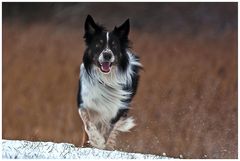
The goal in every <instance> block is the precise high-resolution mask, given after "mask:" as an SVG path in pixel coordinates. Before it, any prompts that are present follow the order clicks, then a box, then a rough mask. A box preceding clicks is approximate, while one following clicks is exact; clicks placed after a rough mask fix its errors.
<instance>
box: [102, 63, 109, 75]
mask: <svg viewBox="0 0 240 161" xmlns="http://www.w3.org/2000/svg"><path fill="white" fill-rule="evenodd" d="M101 69H102V71H103V72H106V73H107V72H109V71H110V63H109V62H104V63H102V64H101Z"/></svg>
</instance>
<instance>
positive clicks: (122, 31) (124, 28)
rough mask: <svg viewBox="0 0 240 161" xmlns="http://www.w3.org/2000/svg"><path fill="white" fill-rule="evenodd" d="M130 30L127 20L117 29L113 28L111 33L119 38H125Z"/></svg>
mask: <svg viewBox="0 0 240 161" xmlns="http://www.w3.org/2000/svg"><path fill="white" fill-rule="evenodd" d="M129 30H130V23H129V19H127V20H126V21H125V22H124V23H123V24H122V25H120V26H119V27H115V28H114V30H113V32H114V33H116V34H117V35H119V36H120V38H127V37H128V34H129Z"/></svg>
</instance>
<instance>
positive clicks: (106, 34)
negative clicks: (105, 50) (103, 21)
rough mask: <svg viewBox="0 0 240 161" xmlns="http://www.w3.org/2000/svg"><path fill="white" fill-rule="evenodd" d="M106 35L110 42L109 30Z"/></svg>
mask: <svg viewBox="0 0 240 161" xmlns="http://www.w3.org/2000/svg"><path fill="white" fill-rule="evenodd" d="M106 36H107V43H108V40H109V32H107V34H106Z"/></svg>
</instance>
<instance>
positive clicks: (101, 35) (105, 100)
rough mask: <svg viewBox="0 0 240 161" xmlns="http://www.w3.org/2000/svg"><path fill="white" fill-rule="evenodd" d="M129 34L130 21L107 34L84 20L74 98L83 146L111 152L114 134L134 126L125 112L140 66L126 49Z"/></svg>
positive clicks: (132, 94)
mask: <svg viewBox="0 0 240 161" xmlns="http://www.w3.org/2000/svg"><path fill="white" fill-rule="evenodd" d="M129 30H130V25H129V19H127V20H126V21H125V22H124V23H123V24H122V25H120V26H119V27H115V28H114V29H113V31H111V32H108V31H107V30H106V29H105V27H103V26H101V25H99V24H97V23H95V22H94V20H93V18H92V17H91V16H90V15H88V16H87V18H86V21H85V35H84V38H85V42H86V50H85V52H84V56H83V63H82V64H81V66H80V79H79V90H78V97H77V101H78V107H79V108H78V110H79V114H80V116H81V119H82V121H83V124H84V136H83V141H82V146H89V144H90V146H94V147H96V148H100V149H113V148H114V146H115V140H116V136H117V134H118V133H119V132H127V131H129V130H130V129H131V128H133V127H134V126H135V123H134V119H133V118H132V117H128V116H127V112H128V110H129V104H130V102H131V100H132V98H133V96H134V95H135V93H136V90H137V86H138V80H139V74H138V73H139V69H141V64H140V62H139V58H138V57H137V56H136V55H134V54H133V53H132V52H131V51H130V49H129V48H130V47H129V39H128V34H129Z"/></svg>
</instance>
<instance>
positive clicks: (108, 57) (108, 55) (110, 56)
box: [103, 53, 112, 61]
mask: <svg viewBox="0 0 240 161" xmlns="http://www.w3.org/2000/svg"><path fill="white" fill-rule="evenodd" d="M103 58H104V60H106V61H109V60H111V58H112V54H111V53H103Z"/></svg>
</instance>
